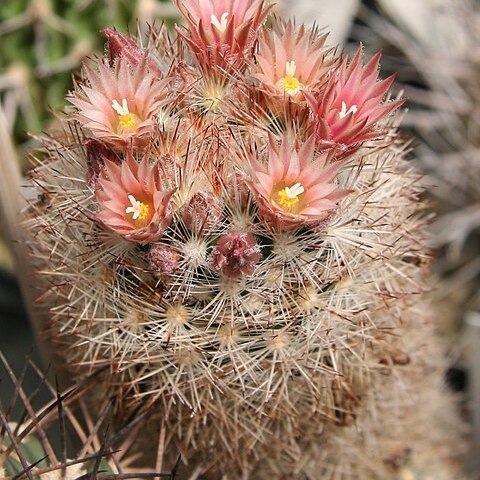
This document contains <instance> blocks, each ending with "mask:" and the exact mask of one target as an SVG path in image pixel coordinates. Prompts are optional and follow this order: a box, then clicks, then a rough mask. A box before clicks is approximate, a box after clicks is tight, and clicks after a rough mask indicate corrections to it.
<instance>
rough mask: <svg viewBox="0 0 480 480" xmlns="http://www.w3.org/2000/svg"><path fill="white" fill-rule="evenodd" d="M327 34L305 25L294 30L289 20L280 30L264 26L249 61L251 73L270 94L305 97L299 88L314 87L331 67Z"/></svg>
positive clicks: (295, 98)
mask: <svg viewBox="0 0 480 480" xmlns="http://www.w3.org/2000/svg"><path fill="white" fill-rule="evenodd" d="M326 38H327V35H322V36H320V35H318V32H317V30H316V29H315V28H314V29H311V30H306V29H305V27H304V25H302V26H300V28H299V29H298V31H297V32H295V26H294V24H293V23H292V22H288V23H287V24H286V26H285V29H284V31H283V32H282V33H281V34H277V33H275V32H271V31H270V30H266V29H265V30H264V32H263V35H262V37H261V40H260V43H259V48H258V54H257V55H256V56H255V63H253V64H252V74H253V76H254V77H255V78H256V79H257V80H258V81H259V82H260V85H261V87H262V88H263V89H264V90H265V91H266V92H267V93H268V94H270V95H274V96H278V97H283V98H288V99H292V100H294V101H297V102H298V101H302V100H304V96H303V94H302V90H307V91H308V90H313V89H315V88H317V87H318V86H319V85H320V84H321V83H322V82H324V81H325V75H326V74H327V73H328V72H329V71H330V70H331V68H332V63H333V59H332V58H329V53H330V51H331V50H328V49H325V48H324V44H325V40H326Z"/></svg>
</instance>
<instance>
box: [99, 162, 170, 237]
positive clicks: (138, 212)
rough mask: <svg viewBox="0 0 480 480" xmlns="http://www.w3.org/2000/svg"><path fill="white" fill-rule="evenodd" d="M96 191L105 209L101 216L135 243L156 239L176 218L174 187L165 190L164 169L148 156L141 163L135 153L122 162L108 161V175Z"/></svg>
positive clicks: (103, 220) (106, 168)
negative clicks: (162, 179)
mask: <svg viewBox="0 0 480 480" xmlns="http://www.w3.org/2000/svg"><path fill="white" fill-rule="evenodd" d="M98 183H99V185H100V187H101V188H100V189H98V190H97V191H96V192H95V195H96V197H97V200H98V201H99V203H100V206H101V207H102V210H101V211H100V212H98V213H97V218H98V219H99V220H100V221H101V222H102V223H103V224H104V225H105V226H106V227H108V228H109V229H110V230H112V231H114V232H115V233H117V234H118V235H120V236H122V237H124V238H125V239H126V240H129V241H131V242H135V243H140V244H147V243H151V242H155V241H156V240H158V239H159V238H160V237H161V236H162V233H163V232H164V230H165V229H166V228H167V227H168V226H169V225H170V222H171V220H172V208H171V207H170V204H169V200H170V198H171V196H172V195H173V193H174V191H175V190H174V189H171V190H163V189H162V186H161V178H160V169H159V167H158V165H157V164H155V165H153V166H151V165H149V162H148V159H147V158H146V157H145V158H144V159H143V160H142V161H141V162H140V163H137V162H136V161H135V159H134V158H133V157H132V156H131V155H127V159H126V160H124V161H123V162H122V163H121V164H116V163H114V162H111V161H110V160H105V166H104V174H103V176H102V177H101V178H99V181H98Z"/></svg>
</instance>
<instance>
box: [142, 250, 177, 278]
mask: <svg viewBox="0 0 480 480" xmlns="http://www.w3.org/2000/svg"><path fill="white" fill-rule="evenodd" d="M179 258H180V255H179V254H178V252H176V251H175V250H174V249H173V248H170V247H166V246H165V245H152V247H151V248H150V251H149V252H148V261H149V262H150V268H151V270H152V272H153V274H154V275H155V276H156V277H160V276H162V275H170V274H172V273H173V272H174V271H175V270H176V269H177V267H178V260H179Z"/></svg>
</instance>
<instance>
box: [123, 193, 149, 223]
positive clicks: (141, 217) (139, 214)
mask: <svg viewBox="0 0 480 480" xmlns="http://www.w3.org/2000/svg"><path fill="white" fill-rule="evenodd" d="M128 200H129V201H130V204H131V205H130V206H129V207H127V208H126V209H125V213H128V214H132V220H135V222H137V223H142V222H144V221H145V220H147V219H148V218H149V217H150V206H149V205H148V204H146V203H143V202H141V201H140V200H137V199H136V198H135V197H134V196H133V195H129V196H128Z"/></svg>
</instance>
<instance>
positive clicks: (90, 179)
mask: <svg viewBox="0 0 480 480" xmlns="http://www.w3.org/2000/svg"><path fill="white" fill-rule="evenodd" d="M83 144H84V145H85V150H86V153H87V183H88V186H89V187H91V188H93V189H94V190H96V189H97V188H98V187H99V185H98V177H99V176H100V174H101V173H102V171H103V169H104V167H105V160H111V161H112V162H115V163H118V157H117V156H116V155H115V153H114V152H112V151H111V150H110V149H108V148H107V147H106V146H105V145H104V144H103V143H101V142H99V141H97V140H94V139H92V138H88V139H87V140H85V141H84V142H83Z"/></svg>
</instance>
